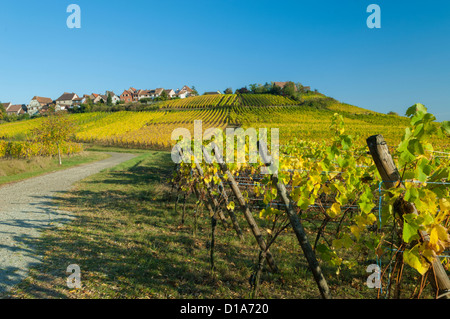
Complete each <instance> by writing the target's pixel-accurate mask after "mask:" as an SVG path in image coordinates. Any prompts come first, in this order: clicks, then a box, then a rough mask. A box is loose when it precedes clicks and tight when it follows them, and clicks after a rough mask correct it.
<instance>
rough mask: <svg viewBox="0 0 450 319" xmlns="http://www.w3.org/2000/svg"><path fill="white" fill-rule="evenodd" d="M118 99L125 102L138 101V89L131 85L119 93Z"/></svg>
mask: <svg viewBox="0 0 450 319" xmlns="http://www.w3.org/2000/svg"><path fill="white" fill-rule="evenodd" d="M120 100H121V101H124V102H125V103H131V102H136V101H138V100H139V97H138V90H136V89H135V88H133V87H131V88H130V89H128V90H125V91H123V93H122V94H121V95H120Z"/></svg>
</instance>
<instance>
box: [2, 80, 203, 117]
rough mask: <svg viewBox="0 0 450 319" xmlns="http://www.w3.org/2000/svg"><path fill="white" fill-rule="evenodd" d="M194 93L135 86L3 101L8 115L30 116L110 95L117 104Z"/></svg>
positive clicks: (104, 99)
mask: <svg viewBox="0 0 450 319" xmlns="http://www.w3.org/2000/svg"><path fill="white" fill-rule="evenodd" d="M193 95H194V91H193V90H192V89H191V88H190V87H189V86H187V85H185V86H183V87H182V88H181V89H177V90H176V91H174V90H173V89H163V88H158V89H154V90H137V89H135V88H133V87H131V88H129V89H128V90H124V91H123V93H122V94H121V95H119V96H118V95H116V94H115V93H114V92H112V91H106V92H105V94H97V93H92V94H84V95H83V96H82V97H80V96H78V95H77V94H76V93H68V92H64V93H63V94H62V95H61V96H60V97H59V98H57V99H56V100H53V99H51V98H49V97H42V96H34V97H33V98H32V99H31V101H30V103H29V104H28V105H25V104H12V103H10V102H8V103H2V104H3V106H4V108H5V109H6V114H7V115H17V116H18V115H22V114H26V113H28V114H29V115H30V116H33V115H37V114H44V113H46V112H48V110H49V109H50V108H54V110H55V111H64V110H69V109H73V108H76V107H80V105H81V104H88V103H92V104H99V103H103V104H106V103H107V101H108V97H109V98H110V99H111V104H112V105H116V104H118V103H121V102H123V103H134V102H139V101H141V100H143V99H147V101H148V100H154V99H157V98H159V97H162V96H166V97H167V98H170V99H171V98H174V97H177V98H180V99H184V98H187V97H190V96H193Z"/></svg>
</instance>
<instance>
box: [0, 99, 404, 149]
mask: <svg viewBox="0 0 450 319" xmlns="http://www.w3.org/2000/svg"><path fill="white" fill-rule="evenodd" d="M208 103H209V104H208ZM274 103H278V104H283V103H284V105H276V106H275V105H269V104H274ZM156 104H157V105H158V106H159V107H160V108H159V109H156V108H154V107H153V108H152V109H151V110H148V111H142V112H130V111H121V112H115V113H108V112H97V113H84V114H72V115H70V117H71V118H72V119H73V121H74V122H75V123H76V124H77V125H78V131H77V133H76V135H75V138H76V139H77V140H78V141H80V142H89V143H90V142H93V143H99V144H106V145H116V146H124V147H143V148H147V147H150V148H166V149H168V148H169V147H170V145H171V144H172V143H173V141H172V132H173V131H174V130H175V129H176V128H186V129H188V130H189V131H190V132H191V134H193V130H194V121H195V120H201V121H202V130H203V131H204V130H206V129H208V128H220V129H224V128H226V127H228V126H233V127H236V126H243V127H245V128H248V127H254V128H260V127H266V128H278V129H279V131H280V139H281V142H282V143H288V142H289V141H290V140H292V139H294V138H295V139H300V140H301V139H307V140H317V141H319V140H323V139H327V138H329V137H331V136H332V134H333V133H332V132H331V131H330V129H329V127H330V123H331V117H332V116H333V114H334V113H339V114H341V115H342V116H343V117H344V119H345V124H346V130H347V132H349V134H353V135H358V134H359V135H361V136H362V137H368V136H370V135H374V134H383V135H384V136H385V138H386V140H387V141H388V142H389V143H390V144H391V145H396V144H397V143H398V141H399V140H400V138H401V137H402V135H403V132H404V128H405V127H407V126H408V123H409V120H408V119H407V118H405V117H400V116H395V115H386V114H381V113H377V112H373V111H370V110H365V109H362V108H359V107H356V106H352V105H348V104H344V103H340V102H339V101H336V100H334V99H332V98H329V97H326V96H323V95H320V94H314V95H308V96H305V98H304V100H303V101H301V102H296V101H293V100H290V99H287V98H285V97H282V96H268V95H252V94H247V95H234V94H230V95H210V96H200V97H193V98H187V99H183V100H171V101H167V102H158V103H156ZM40 121H41V119H34V120H28V121H21V122H15V123H7V124H2V125H0V138H4V139H19V140H24V139H27V138H28V137H29V135H30V131H31V129H32V128H34V127H37V126H39V123H40ZM174 138H176V137H174Z"/></svg>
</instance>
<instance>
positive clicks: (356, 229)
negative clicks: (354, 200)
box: [350, 225, 361, 240]
mask: <svg viewBox="0 0 450 319" xmlns="http://www.w3.org/2000/svg"><path fill="white" fill-rule="evenodd" d="M350 231H351V232H352V234H353V235H354V236H355V237H356V239H357V240H359V238H360V236H361V230H360V228H359V227H358V226H356V225H353V226H350Z"/></svg>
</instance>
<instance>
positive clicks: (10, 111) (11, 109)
mask: <svg viewBox="0 0 450 319" xmlns="http://www.w3.org/2000/svg"><path fill="white" fill-rule="evenodd" d="M10 104H11V103H10ZM26 112H27V108H26V106H25V105H23V104H15V105H9V106H8V108H7V109H6V114H7V115H22V114H25V113H26Z"/></svg>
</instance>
